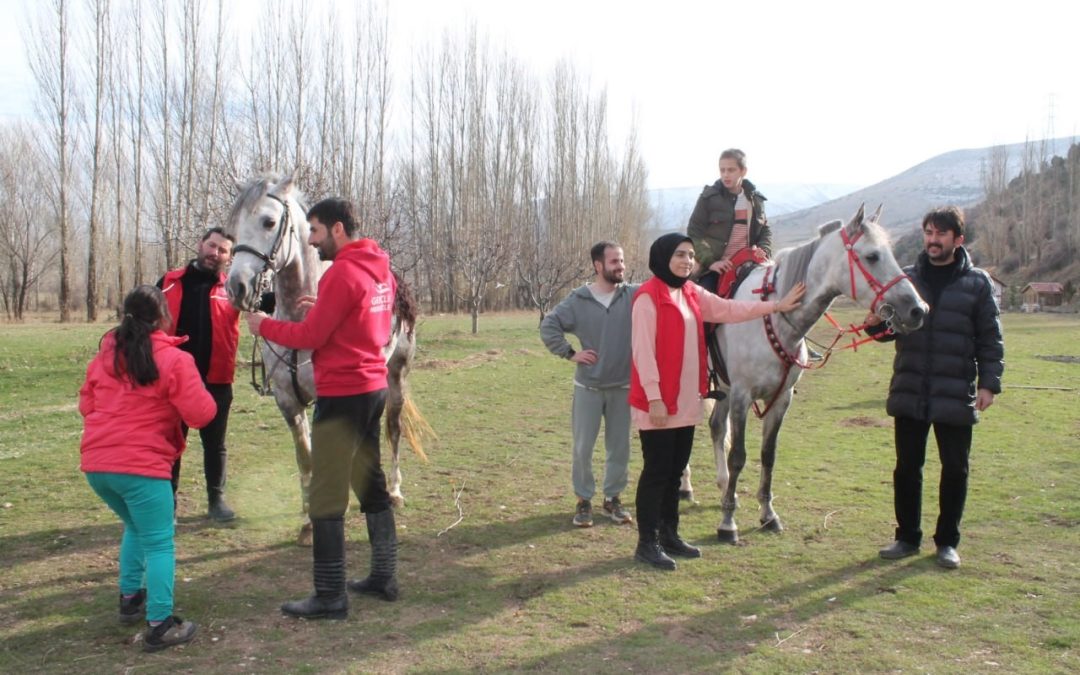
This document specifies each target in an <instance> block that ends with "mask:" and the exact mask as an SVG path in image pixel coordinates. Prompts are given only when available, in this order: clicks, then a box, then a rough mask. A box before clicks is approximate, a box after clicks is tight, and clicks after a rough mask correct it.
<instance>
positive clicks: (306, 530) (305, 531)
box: [296, 522, 312, 546]
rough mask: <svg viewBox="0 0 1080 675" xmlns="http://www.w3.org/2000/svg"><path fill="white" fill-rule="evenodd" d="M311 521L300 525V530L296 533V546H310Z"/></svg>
mask: <svg viewBox="0 0 1080 675" xmlns="http://www.w3.org/2000/svg"><path fill="white" fill-rule="evenodd" d="M311 537H312V535H311V523H310V522H307V523H304V524H303V525H301V526H300V531H299V532H298V533H297V534H296V545H297V546H311V543H312V540H311Z"/></svg>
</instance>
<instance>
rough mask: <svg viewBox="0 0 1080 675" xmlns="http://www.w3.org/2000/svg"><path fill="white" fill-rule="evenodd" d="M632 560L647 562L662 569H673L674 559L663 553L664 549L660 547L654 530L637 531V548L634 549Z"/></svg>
mask: <svg viewBox="0 0 1080 675" xmlns="http://www.w3.org/2000/svg"><path fill="white" fill-rule="evenodd" d="M650 535H651V536H650ZM634 560H637V561H638V562H643V563H648V564H650V565H652V566H653V567H656V568H658V569H662V570H673V569H675V561H674V560H672V559H671V558H669V557H668V556H667V554H666V553H664V549H663V548H661V546H660V542H659V541H657V539H656V532H645V533H641V532H639V533H638V545H637V550H635V551H634Z"/></svg>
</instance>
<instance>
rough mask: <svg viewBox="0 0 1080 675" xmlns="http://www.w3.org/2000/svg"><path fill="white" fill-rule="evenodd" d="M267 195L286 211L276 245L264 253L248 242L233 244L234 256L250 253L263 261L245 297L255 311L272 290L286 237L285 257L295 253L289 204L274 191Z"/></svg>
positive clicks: (279, 225)
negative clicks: (279, 256)
mask: <svg viewBox="0 0 1080 675" xmlns="http://www.w3.org/2000/svg"><path fill="white" fill-rule="evenodd" d="M266 196H267V197H269V198H270V199H273V200H274V201H275V202H277V203H279V204H281V210H282V211H283V213H284V215H282V216H281V222H280V223H278V231H277V237H276V238H275V239H274V245H273V246H271V247H270V253H269V254H266V253H263V252H262V251H260V250H258V249H257V248H254V247H252V246H248V245H247V244H237V245H236V246H233V250H232V252H233V257H234V258H235V257H236V254H237V253H248V254H250V255H253V256H255V257H256V258H258V259H259V260H261V261H262V262H263V267H262V269H261V270H259V272H258V273H256V275H255V283H254V284H253V288H252V292H251V294H250V295H249V296H248V297H247V298H244V302H243V304H244V305H245V309H247V310H248V311H254V310H255V309H256V308H257V307H258V303H259V298H261V297H262V294H263V293H267V292H269V291H270V287H271V285H272V284H273V281H274V272H276V271H277V267H278V254H279V253H281V248H282V246H283V245H284V243H285V240H286V239H288V240H289V242H290V243H289V251H288V254H287V255H286V256H285V259H286V260H288V258H289V257H291V256H292V253H293V248H292V247H293V243H292V240H293V236H292V234H293V230H294V229H295V225H294V224H293V222H292V216H291V214H290V212H289V204H288V202H287V201H286V200H284V199H282V198H281V197H278V196H277V195H275V194H273V193H269V192H268V193H267V194H266Z"/></svg>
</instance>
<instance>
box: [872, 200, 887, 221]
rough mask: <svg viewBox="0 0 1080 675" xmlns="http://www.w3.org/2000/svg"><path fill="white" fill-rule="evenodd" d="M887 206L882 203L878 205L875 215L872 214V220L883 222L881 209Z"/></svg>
mask: <svg viewBox="0 0 1080 675" xmlns="http://www.w3.org/2000/svg"><path fill="white" fill-rule="evenodd" d="M883 208H885V204H884V203H881V204H878V205H877V211H874V215H872V216H870V220H871V221H873V222H875V223H880V222H881V210H882V209H883Z"/></svg>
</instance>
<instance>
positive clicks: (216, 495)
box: [204, 452, 236, 523]
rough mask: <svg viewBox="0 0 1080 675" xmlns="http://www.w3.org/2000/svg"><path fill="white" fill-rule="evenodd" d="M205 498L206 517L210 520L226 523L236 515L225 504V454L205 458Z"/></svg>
mask: <svg viewBox="0 0 1080 675" xmlns="http://www.w3.org/2000/svg"><path fill="white" fill-rule="evenodd" d="M204 471H205V475H206V498H207V502H208V503H209V508H208V509H207V513H206V515H207V516H208V517H209V518H210V520H216V521H218V522H219V523H227V522H229V521H230V520H233V519H234V518H236V513H235V512H234V511H233V510H232V509H230V508H229V505H228V504H226V503H225V453H224V452H221V453H220V454H218V456H217V457H212V456H207V457H206V458H205V465H204Z"/></svg>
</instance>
